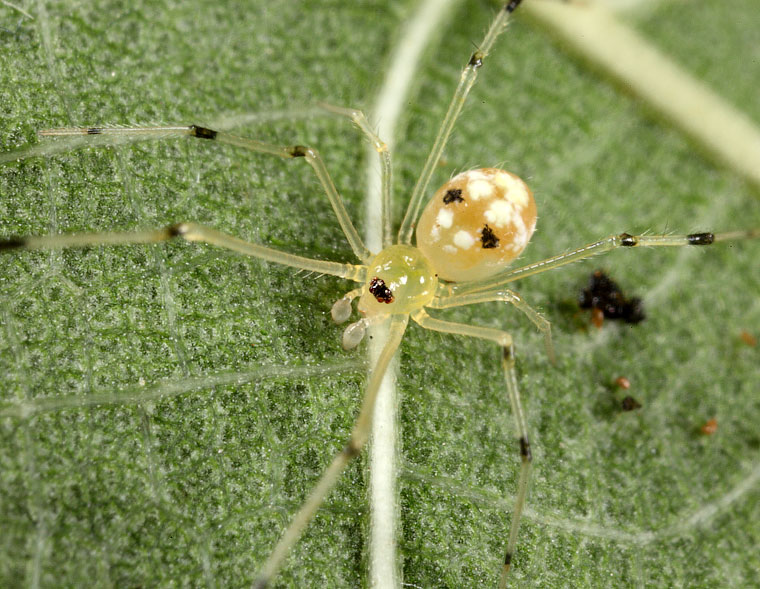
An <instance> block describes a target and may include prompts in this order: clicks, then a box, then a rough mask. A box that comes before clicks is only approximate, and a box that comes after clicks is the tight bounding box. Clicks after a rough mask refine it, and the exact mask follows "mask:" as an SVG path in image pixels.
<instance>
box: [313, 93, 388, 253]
mask: <svg viewBox="0 0 760 589" xmlns="http://www.w3.org/2000/svg"><path fill="white" fill-rule="evenodd" d="M317 106H319V107H320V108H322V109H324V110H326V111H327V112H329V113H333V114H336V115H339V116H342V117H347V118H349V119H351V120H352V121H353V122H354V124H355V125H356V126H357V127H359V130H361V132H362V133H364V135H366V136H367V138H368V139H369V141H370V143H371V144H372V147H374V148H375V151H377V155H378V156H379V157H380V176H381V179H380V186H381V191H382V193H381V195H380V204H381V207H382V213H381V216H382V220H383V221H382V222H383V226H382V228H381V231H382V239H383V242H382V243H383V247H384V248H385V247H388V246H389V245H391V243H392V242H393V235H392V231H393V228H392V223H393V215H391V201H392V195H391V185H392V184H393V182H392V178H393V166H392V164H391V154H390V151H388V145H386V143H385V142H384V141H383V140H382V139H380V137H378V136H377V133H375V131H374V130H373V129H372V126H371V125H370V124H369V121H368V120H367V117H365V116H364V113H363V112H362V111H360V110H357V109H355V108H345V107H342V106H334V105H332V104H327V103H325V102H318V103H317Z"/></svg>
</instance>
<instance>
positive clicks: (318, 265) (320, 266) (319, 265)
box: [58, 45, 699, 530]
mask: <svg viewBox="0 0 760 589" xmlns="http://www.w3.org/2000/svg"><path fill="white" fill-rule="evenodd" d="M481 46H482V45H481ZM693 240H696V241H699V239H697V238H693ZM60 244H61V242H60V241H59V242H58V245H60ZM259 253H260V251H259ZM280 261H282V260H280ZM311 269H314V270H318V271H319V270H325V269H326V267H325V266H323V265H321V264H317V265H316V266H311ZM480 333H481V334H482V333H483V332H480ZM508 382H509V381H508ZM523 489H524V486H523ZM514 529H515V530H516V526H515V527H514Z"/></svg>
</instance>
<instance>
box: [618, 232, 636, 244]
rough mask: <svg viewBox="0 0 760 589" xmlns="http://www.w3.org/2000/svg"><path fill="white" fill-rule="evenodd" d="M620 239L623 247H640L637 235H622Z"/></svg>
mask: <svg viewBox="0 0 760 589" xmlns="http://www.w3.org/2000/svg"><path fill="white" fill-rule="evenodd" d="M618 239H619V240H620V241H619V243H620V245H622V246H623V247H633V246H636V245H639V238H638V237H636V236H635V235H631V234H630V233H621V234H620V235H619V236H618Z"/></svg>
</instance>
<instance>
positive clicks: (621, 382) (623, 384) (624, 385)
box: [615, 376, 631, 390]
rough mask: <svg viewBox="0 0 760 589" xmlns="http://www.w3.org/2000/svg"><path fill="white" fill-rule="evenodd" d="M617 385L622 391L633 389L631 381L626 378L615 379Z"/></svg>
mask: <svg viewBox="0 0 760 589" xmlns="http://www.w3.org/2000/svg"><path fill="white" fill-rule="evenodd" d="M615 384H616V385H617V386H619V387H620V388H621V389H625V390H628V389H630V388H631V381H630V380H628V379H627V378H626V377H625V376H618V377H617V378H616V379H615Z"/></svg>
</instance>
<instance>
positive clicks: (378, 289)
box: [369, 276, 393, 304]
mask: <svg viewBox="0 0 760 589" xmlns="http://www.w3.org/2000/svg"><path fill="white" fill-rule="evenodd" d="M369 292H370V293H371V294H372V296H374V297H375V298H376V299H377V302H378V303H386V304H390V303H392V302H393V293H392V292H391V289H390V288H388V287H387V286H385V281H384V280H383V279H382V278H378V277H377V276H375V277H374V278H373V279H372V280H370V282H369Z"/></svg>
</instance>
